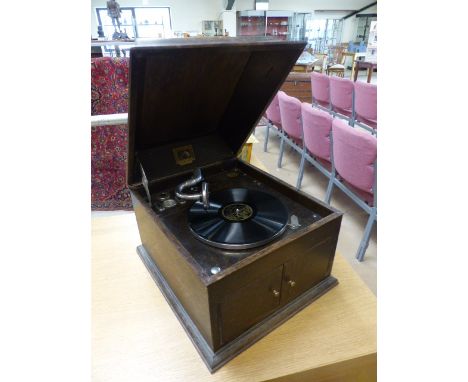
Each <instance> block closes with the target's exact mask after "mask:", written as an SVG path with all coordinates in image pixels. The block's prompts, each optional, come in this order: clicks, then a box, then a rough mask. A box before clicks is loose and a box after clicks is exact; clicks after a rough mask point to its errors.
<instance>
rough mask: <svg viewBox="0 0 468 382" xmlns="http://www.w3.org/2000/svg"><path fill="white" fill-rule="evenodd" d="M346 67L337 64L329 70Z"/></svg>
mask: <svg viewBox="0 0 468 382" xmlns="http://www.w3.org/2000/svg"><path fill="white" fill-rule="evenodd" d="M344 68H345V67H344V65H341V64H335V65H332V66H330V67H329V69H344Z"/></svg>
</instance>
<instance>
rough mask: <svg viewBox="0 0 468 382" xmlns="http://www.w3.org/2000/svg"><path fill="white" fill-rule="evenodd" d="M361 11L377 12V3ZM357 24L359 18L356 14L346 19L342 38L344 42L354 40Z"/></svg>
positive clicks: (364, 12)
mask: <svg viewBox="0 0 468 382" xmlns="http://www.w3.org/2000/svg"><path fill="white" fill-rule="evenodd" d="M358 9H359V8H358ZM360 13H363V14H366V13H367V14H368V13H377V5H374V6H373V7H370V8H367V9H366V10H365V11H362V12H360ZM357 26H358V18H357V17H356V16H353V17H350V18H349V19H346V20H345V21H344V24H343V34H342V37H341V40H342V41H343V42H348V41H353V40H354V39H355V38H356V32H357ZM366 44H367V41H366Z"/></svg>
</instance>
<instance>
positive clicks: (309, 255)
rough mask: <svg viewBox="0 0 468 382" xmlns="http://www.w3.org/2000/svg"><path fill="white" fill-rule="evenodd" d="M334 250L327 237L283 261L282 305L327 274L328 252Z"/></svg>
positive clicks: (333, 245)
mask: <svg viewBox="0 0 468 382" xmlns="http://www.w3.org/2000/svg"><path fill="white" fill-rule="evenodd" d="M334 250H335V241H334V240H332V238H331V237H329V238H327V239H324V240H322V241H321V242H319V243H317V244H316V245H314V246H312V247H311V248H308V249H305V250H304V251H303V252H299V253H297V254H296V255H295V256H294V257H293V258H292V259H291V260H289V261H288V262H286V263H284V277H283V286H282V293H281V304H282V305H283V304H287V303H289V302H290V301H292V300H293V299H295V298H296V297H298V296H299V295H301V294H302V293H304V292H305V291H307V290H309V289H310V288H312V287H313V286H315V285H317V284H318V283H319V282H320V281H322V280H323V279H324V278H325V277H327V276H328V274H329V263H330V258H331V254H330V252H332V251H334Z"/></svg>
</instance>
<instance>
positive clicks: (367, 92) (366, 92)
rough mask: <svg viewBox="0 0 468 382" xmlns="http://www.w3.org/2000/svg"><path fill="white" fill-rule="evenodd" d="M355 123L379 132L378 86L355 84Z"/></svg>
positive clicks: (363, 83) (362, 83) (364, 83)
mask: <svg viewBox="0 0 468 382" xmlns="http://www.w3.org/2000/svg"><path fill="white" fill-rule="evenodd" d="M354 123H356V124H357V125H359V126H361V127H363V128H365V129H367V130H370V131H371V132H372V133H374V132H375V131H377V85H373V84H368V83H366V82H354ZM369 128H370V129H369Z"/></svg>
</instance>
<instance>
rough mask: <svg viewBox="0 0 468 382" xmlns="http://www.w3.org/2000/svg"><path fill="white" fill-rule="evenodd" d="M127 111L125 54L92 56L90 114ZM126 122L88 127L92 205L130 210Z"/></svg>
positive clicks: (101, 209)
mask: <svg viewBox="0 0 468 382" xmlns="http://www.w3.org/2000/svg"><path fill="white" fill-rule="evenodd" d="M127 111H128V58H117V57H101V58H95V59H92V60H91V115H102V114H115V113H126V112H127ZM127 141H128V127H127V125H113V126H95V127H91V209H92V210H96V211H113V210H131V209H132V202H131V199H130V193H129V191H128V189H127V187H126V180H125V171H126V167H127Z"/></svg>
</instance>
